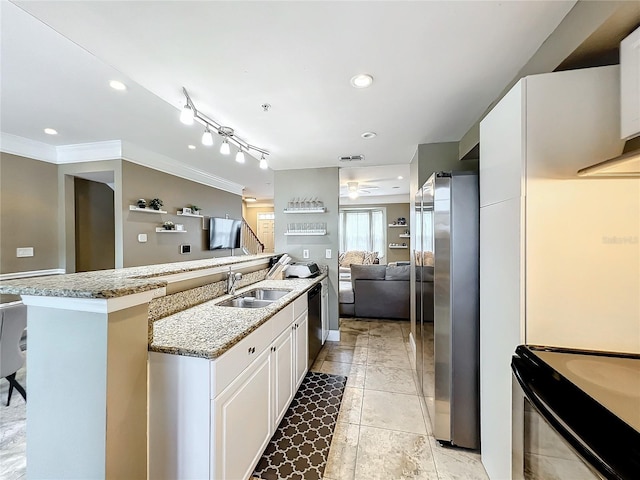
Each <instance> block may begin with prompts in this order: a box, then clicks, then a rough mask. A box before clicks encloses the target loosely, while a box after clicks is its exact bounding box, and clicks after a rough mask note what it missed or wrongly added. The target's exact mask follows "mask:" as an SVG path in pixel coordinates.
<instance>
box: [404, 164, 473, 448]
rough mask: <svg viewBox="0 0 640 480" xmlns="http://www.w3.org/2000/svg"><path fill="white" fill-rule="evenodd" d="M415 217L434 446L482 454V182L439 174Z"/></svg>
mask: <svg viewBox="0 0 640 480" xmlns="http://www.w3.org/2000/svg"><path fill="white" fill-rule="evenodd" d="M414 213H415V222H414V231H415V232H416V235H415V244H414V247H415V248H414V263H415V293H416V301H415V304H416V308H415V332H416V339H415V341H416V353H417V356H416V369H417V375H418V379H419V382H420V386H419V387H420V389H421V390H422V394H423V395H424V396H426V397H433V398H434V405H435V415H434V416H433V417H434V418H432V419H431V423H432V427H433V434H434V436H435V438H436V439H437V440H439V441H441V442H443V443H448V444H451V445H454V446H459V447H465V448H473V449H477V448H480V391H479V384H480V381H479V357H480V355H479V353H480V345H479V338H480V332H479V319H480V314H479V304H480V296H479V223H480V221H479V217H480V208H479V197H478V176H477V174H474V173H471V172H439V173H434V174H433V175H432V176H431V177H430V178H429V180H428V181H427V182H426V183H425V184H424V185H423V187H422V188H421V189H419V190H418V193H417V195H416V198H415V212H414ZM431 322H433V324H432V325H430V323H431ZM434 384H435V387H433V385H434ZM432 388H433V389H432Z"/></svg>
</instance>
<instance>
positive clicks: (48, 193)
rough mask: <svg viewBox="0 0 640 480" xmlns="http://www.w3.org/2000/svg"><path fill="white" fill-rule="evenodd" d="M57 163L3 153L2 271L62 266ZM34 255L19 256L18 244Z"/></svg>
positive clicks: (0, 159)
mask: <svg viewBox="0 0 640 480" xmlns="http://www.w3.org/2000/svg"><path fill="white" fill-rule="evenodd" d="M56 173H57V166H56V165H53V164H51V163H46V162H40V161H38V160H32V159H30V158H25V157H19V156H16V155H10V154H7V153H2V154H0V218H1V221H0V273H13V272H25V271H32V270H47V269H52V268H59V267H60V265H59V262H58V253H59V252H58V250H59V245H60V244H59V242H58V184H57V182H56ZM18 247H33V248H34V256H33V257H25V258H17V257H16V248H18Z"/></svg>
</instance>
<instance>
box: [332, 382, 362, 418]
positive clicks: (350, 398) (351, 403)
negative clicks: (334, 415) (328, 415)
mask: <svg viewBox="0 0 640 480" xmlns="http://www.w3.org/2000/svg"><path fill="white" fill-rule="evenodd" d="M363 393H364V390H363V389H362V388H354V387H345V389H344V394H343V395H342V403H341V404H340V413H338V422H344V423H355V424H359V423H360V417H361V415H362V399H363Z"/></svg>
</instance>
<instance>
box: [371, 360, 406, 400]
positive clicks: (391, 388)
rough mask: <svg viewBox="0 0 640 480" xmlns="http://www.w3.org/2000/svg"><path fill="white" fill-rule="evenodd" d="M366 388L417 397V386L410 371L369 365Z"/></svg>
mask: <svg viewBox="0 0 640 480" xmlns="http://www.w3.org/2000/svg"><path fill="white" fill-rule="evenodd" d="M364 388H366V389H367V390H381V391H385V392H395V393H407V394H411V395H416V394H417V393H418V392H417V390H416V384H415V382H414V381H413V374H412V373H411V370H410V369H406V368H394V367H384V366H382V365H367V378H366V380H365V384H364Z"/></svg>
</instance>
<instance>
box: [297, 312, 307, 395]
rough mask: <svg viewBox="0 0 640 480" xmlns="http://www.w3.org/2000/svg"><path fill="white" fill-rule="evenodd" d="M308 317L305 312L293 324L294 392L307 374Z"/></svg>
mask: <svg viewBox="0 0 640 480" xmlns="http://www.w3.org/2000/svg"><path fill="white" fill-rule="evenodd" d="M308 319H309V316H308V313H307V312H304V313H303V314H302V315H300V316H299V317H298V318H297V319H296V321H295V322H293V327H294V332H295V338H296V339H295V354H296V355H295V357H296V361H295V365H296V390H298V387H300V384H301V383H302V379H303V378H304V375H305V373H307V367H308V365H307V363H308V361H309V344H308V342H309V333H308V332H309V321H308Z"/></svg>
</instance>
